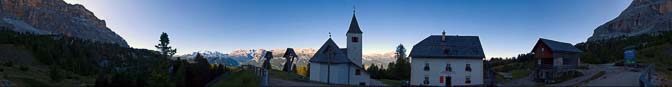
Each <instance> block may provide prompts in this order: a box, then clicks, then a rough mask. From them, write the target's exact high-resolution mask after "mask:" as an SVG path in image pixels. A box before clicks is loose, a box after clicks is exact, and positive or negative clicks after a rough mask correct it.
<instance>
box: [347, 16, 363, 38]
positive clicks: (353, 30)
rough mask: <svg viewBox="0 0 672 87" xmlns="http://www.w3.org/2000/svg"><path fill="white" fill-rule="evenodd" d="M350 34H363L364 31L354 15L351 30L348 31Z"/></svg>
mask: <svg viewBox="0 0 672 87" xmlns="http://www.w3.org/2000/svg"><path fill="white" fill-rule="evenodd" d="M348 33H359V34H361V33H362V30H360V29H359V24H358V23H357V17H355V14H352V20H351V21H350V28H349V29H348Z"/></svg>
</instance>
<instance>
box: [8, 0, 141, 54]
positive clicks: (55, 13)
mask: <svg viewBox="0 0 672 87" xmlns="http://www.w3.org/2000/svg"><path fill="white" fill-rule="evenodd" d="M0 5H1V6H0V17H2V20H0V24H1V25H13V27H15V31H20V32H31V33H36V34H58V35H64V36H71V37H78V38H82V39H87V40H93V41H98V42H104V43H114V44H119V45H121V46H124V47H128V44H127V43H126V41H125V40H124V39H123V38H122V37H120V36H119V35H117V34H116V33H114V32H113V31H112V30H110V29H109V28H107V26H106V25H105V21H104V20H100V19H98V18H97V17H96V16H95V15H94V14H93V13H92V12H91V11H89V10H87V9H86V8H84V6H82V5H79V4H74V5H73V4H68V3H66V2H65V1H63V0H0Z"/></svg>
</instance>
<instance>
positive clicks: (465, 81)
mask: <svg viewBox="0 0 672 87" xmlns="http://www.w3.org/2000/svg"><path fill="white" fill-rule="evenodd" d="M464 83H466V84H471V77H470V76H467V78H465V80H464Z"/></svg>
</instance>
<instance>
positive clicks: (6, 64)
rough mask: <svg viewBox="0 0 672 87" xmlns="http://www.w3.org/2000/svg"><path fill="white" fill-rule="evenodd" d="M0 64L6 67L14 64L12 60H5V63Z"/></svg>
mask: <svg viewBox="0 0 672 87" xmlns="http://www.w3.org/2000/svg"><path fill="white" fill-rule="evenodd" d="M2 65H4V66H7V67H12V66H14V62H12V61H8V62H5V63H4V64H2Z"/></svg>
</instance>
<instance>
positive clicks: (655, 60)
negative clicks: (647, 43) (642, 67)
mask: <svg viewBox="0 0 672 87" xmlns="http://www.w3.org/2000/svg"><path fill="white" fill-rule="evenodd" d="M670 49H672V44H663V45H658V46H652V47H648V48H643V49H639V50H638V52H637V55H636V56H637V59H636V60H637V61H638V62H641V63H647V64H654V65H655V67H656V71H657V72H661V73H663V74H665V76H666V78H668V79H672V71H669V70H667V69H668V68H672V67H670V66H672V60H670V59H669V58H672V54H670V53H669V52H672V50H670Z"/></svg>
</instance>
